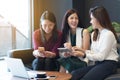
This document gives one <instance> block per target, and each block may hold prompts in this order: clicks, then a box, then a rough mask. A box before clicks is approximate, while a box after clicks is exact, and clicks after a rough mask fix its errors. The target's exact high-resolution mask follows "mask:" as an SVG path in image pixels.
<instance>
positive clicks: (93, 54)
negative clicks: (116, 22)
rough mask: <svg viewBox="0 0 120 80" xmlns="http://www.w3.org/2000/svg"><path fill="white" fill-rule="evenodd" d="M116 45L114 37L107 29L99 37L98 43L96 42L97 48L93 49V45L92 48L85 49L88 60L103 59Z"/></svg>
mask: <svg viewBox="0 0 120 80" xmlns="http://www.w3.org/2000/svg"><path fill="white" fill-rule="evenodd" d="M115 47H116V39H115V36H114V34H113V33H112V32H110V31H108V32H106V33H104V34H102V35H101V36H100V38H99V41H98V44H97V50H96V49H95V50H96V51H95V50H94V48H96V46H95V47H93V50H86V51H85V53H86V57H87V58H88V59H89V60H92V61H103V60H105V59H106V58H107V57H108V55H109V54H110V53H111V50H112V49H113V48H114V49H116V48H115Z"/></svg>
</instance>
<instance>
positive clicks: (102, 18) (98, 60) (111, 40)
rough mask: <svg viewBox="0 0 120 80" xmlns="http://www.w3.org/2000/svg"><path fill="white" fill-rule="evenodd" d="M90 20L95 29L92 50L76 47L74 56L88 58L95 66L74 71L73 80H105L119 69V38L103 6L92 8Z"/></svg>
mask: <svg viewBox="0 0 120 80" xmlns="http://www.w3.org/2000/svg"><path fill="white" fill-rule="evenodd" d="M90 18H91V21H90V23H91V24H92V26H93V29H94V31H93V33H92V34H91V41H92V43H91V50H83V49H80V48H77V47H74V48H73V55H74V56H82V57H84V58H88V59H89V60H92V61H95V64H94V65H92V66H88V67H84V68H79V69H77V70H74V71H73V72H72V73H71V74H72V80H104V79H105V78H106V77H107V76H109V75H111V74H113V73H115V71H116V69H117V61H118V57H119V55H118V53H117V47H116V46H117V36H116V33H115V31H114V29H113V27H112V24H111V21H110V19H109V15H108V13H107V11H106V9H105V8H104V7H102V6H97V7H94V8H91V9H90Z"/></svg>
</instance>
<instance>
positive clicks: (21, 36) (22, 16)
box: [0, 0, 32, 55]
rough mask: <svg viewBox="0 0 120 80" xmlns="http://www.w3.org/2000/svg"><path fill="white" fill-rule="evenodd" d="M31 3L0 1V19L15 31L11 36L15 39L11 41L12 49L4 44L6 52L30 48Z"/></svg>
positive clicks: (11, 0) (17, 0)
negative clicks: (6, 48) (6, 47)
mask: <svg viewBox="0 0 120 80" xmlns="http://www.w3.org/2000/svg"><path fill="white" fill-rule="evenodd" d="M31 3H32V0H0V17H2V19H4V22H7V23H10V24H11V25H12V26H13V27H15V29H16V30H15V34H13V37H14V38H15V39H14V40H12V46H14V47H12V48H10V46H9V45H7V44H6V46H9V48H8V50H9V49H13V48H30V47H31V31H32V30H31V24H30V23H31V13H30V12H31V9H32V6H31ZM14 35H15V36H14ZM21 40H22V42H21ZM0 46H2V45H0ZM2 50H3V49H2ZM0 55H1V53H0Z"/></svg>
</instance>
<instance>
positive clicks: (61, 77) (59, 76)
mask: <svg viewBox="0 0 120 80" xmlns="http://www.w3.org/2000/svg"><path fill="white" fill-rule="evenodd" d="M30 72H33V73H34V72H37V73H39V72H40V71H30ZM46 72H47V75H48V76H56V78H55V79H53V78H50V79H49V80H69V79H70V78H71V74H68V73H61V72H57V71H46ZM0 80H26V79H24V78H19V77H14V76H12V75H11V73H10V72H9V73H6V74H2V75H0ZM31 80H32V79H31ZM33 80H34V79H33Z"/></svg>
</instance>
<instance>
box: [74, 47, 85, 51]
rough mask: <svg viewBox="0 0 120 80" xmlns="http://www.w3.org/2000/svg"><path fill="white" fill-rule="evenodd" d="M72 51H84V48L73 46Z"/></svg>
mask: <svg viewBox="0 0 120 80" xmlns="http://www.w3.org/2000/svg"><path fill="white" fill-rule="evenodd" d="M72 51H82V52H84V50H83V49H82V48H80V47H77V46H73V47H72Z"/></svg>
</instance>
